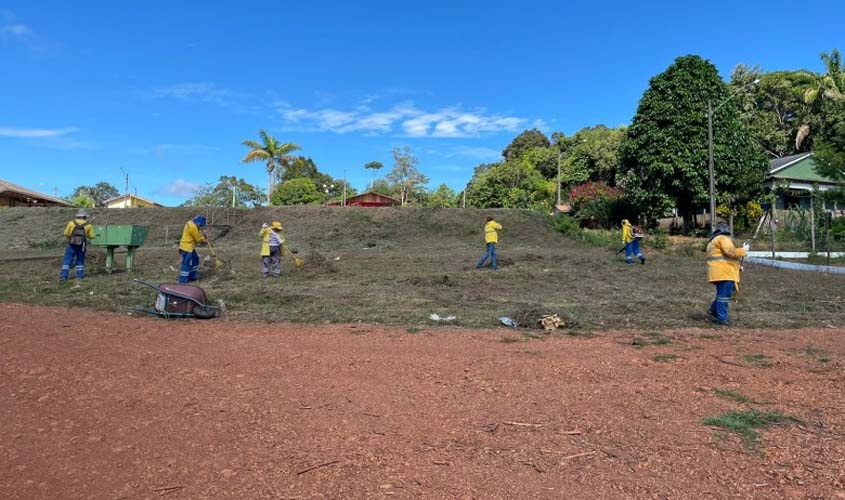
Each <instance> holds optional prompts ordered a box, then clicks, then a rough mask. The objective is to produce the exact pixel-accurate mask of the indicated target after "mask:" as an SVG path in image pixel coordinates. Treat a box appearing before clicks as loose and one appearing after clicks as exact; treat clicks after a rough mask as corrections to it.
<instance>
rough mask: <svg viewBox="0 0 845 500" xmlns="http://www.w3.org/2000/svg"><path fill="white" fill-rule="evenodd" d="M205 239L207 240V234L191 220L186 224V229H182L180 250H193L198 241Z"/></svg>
mask: <svg viewBox="0 0 845 500" xmlns="http://www.w3.org/2000/svg"><path fill="white" fill-rule="evenodd" d="M203 241H205V236H203V235H202V234H201V233H200V229H199V228H198V227H197V225H196V223H194V221H192V220H189V221H188V223H187V224H185V229H183V230H182V239H181V240H179V250H183V251H185V252H193V251H194V247H195V246H196V245H197V243H202V242H203Z"/></svg>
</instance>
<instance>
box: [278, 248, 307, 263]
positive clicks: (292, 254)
mask: <svg viewBox="0 0 845 500" xmlns="http://www.w3.org/2000/svg"><path fill="white" fill-rule="evenodd" d="M282 249H283V250H284V251H285V253H289V254H291V256H292V257H293V265H295V266H296V267H302V265H303V264H305V260H304V259H302V258H300V257H299V256H297V255H296V253H294V252H292V251H291V249H290V248H288V244H287V243H282Z"/></svg>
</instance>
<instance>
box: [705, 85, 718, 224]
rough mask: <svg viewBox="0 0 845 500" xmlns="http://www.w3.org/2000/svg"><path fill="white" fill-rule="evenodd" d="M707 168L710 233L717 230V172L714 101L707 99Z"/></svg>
mask: <svg viewBox="0 0 845 500" xmlns="http://www.w3.org/2000/svg"><path fill="white" fill-rule="evenodd" d="M707 151H708V154H707V156H708V158H707V168H708V169H709V170H710V233H711V234H712V233H713V231H715V230H716V180H715V177H716V174H715V172H714V168H713V102H712V101H711V100H710V99H709V98H708V99H707Z"/></svg>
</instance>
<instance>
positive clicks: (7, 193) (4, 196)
mask: <svg viewBox="0 0 845 500" xmlns="http://www.w3.org/2000/svg"><path fill="white" fill-rule="evenodd" d="M69 206H70V203H68V202H66V201H64V200H60V199H59V198H56V197H53V196H48V195H46V194H44V193H39V192H38V191H33V190H31V189H27V188H25V187H23V186H18V185H17V184H12V183H11V182H9V181H4V180H3V179H0V207H69Z"/></svg>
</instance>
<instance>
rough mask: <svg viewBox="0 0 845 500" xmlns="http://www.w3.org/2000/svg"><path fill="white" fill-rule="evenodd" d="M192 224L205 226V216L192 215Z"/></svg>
mask: <svg viewBox="0 0 845 500" xmlns="http://www.w3.org/2000/svg"><path fill="white" fill-rule="evenodd" d="M194 224H196V225H197V227H203V226H205V216H204V215H197V216H196V217H194Z"/></svg>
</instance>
